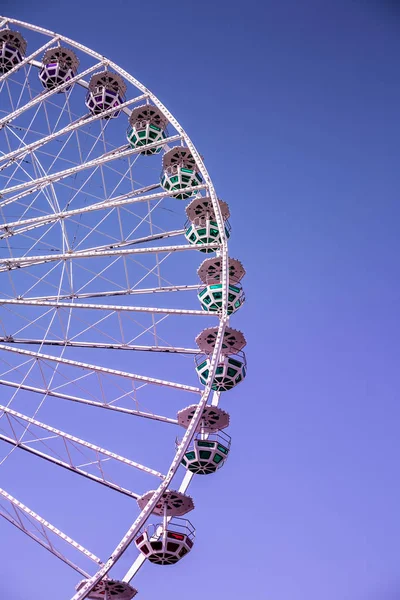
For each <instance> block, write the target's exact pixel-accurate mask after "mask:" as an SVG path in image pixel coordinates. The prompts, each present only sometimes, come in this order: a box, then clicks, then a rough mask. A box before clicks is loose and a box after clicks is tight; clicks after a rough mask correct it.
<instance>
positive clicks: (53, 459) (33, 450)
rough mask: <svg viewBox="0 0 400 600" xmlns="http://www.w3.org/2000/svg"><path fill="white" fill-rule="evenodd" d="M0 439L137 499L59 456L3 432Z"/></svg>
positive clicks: (127, 491)
mask: <svg viewBox="0 0 400 600" xmlns="http://www.w3.org/2000/svg"><path fill="white" fill-rule="evenodd" d="M0 440H2V441H3V442H6V443H7V444H10V445H11V446H14V447H15V448H19V449H20V450H24V451H25V452H29V453H30V454H34V455H35V456H38V457H39V458H43V459H44V460H47V461H48V462H51V463H53V464H55V465H57V466H58V467H62V468H63V469H66V470H67V471H71V472H72V473H76V474H77V475H82V477H86V479H91V480H92V481H95V482H96V483H100V484H101V485H105V486H106V487H108V488H110V489H112V490H115V491H116V492H120V493H121V494H124V495H125V496H130V497H131V498H135V500H137V499H138V498H139V496H140V494H135V492H132V491H130V490H128V489H126V488H123V487H121V486H119V485H117V484H116V483H113V482H112V481H108V480H107V479H103V478H102V477H98V476H97V475H93V474H92V473H89V472H88V471H84V470H83V469H81V468H80V467H74V466H71V465H70V464H69V463H67V462H65V461H63V460H60V459H59V458H56V457H54V456H51V454H46V453H45V452H41V451H40V450H37V449H36V448H32V446H29V445H28V444H25V443H24V442H18V441H17V440H15V439H14V438H10V437H8V436H6V435H4V434H3V433H0Z"/></svg>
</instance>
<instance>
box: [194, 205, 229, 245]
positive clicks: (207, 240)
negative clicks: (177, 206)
mask: <svg viewBox="0 0 400 600" xmlns="http://www.w3.org/2000/svg"><path fill="white" fill-rule="evenodd" d="M218 203H219V206H220V209H221V214H222V219H223V221H224V229H225V236H226V237H227V238H229V236H230V225H229V221H228V218H229V207H228V205H227V203H226V202H224V201H223V200H218ZM186 214H187V217H188V220H187V222H186V224H185V238H186V239H187V240H188V242H189V243H190V244H193V245H199V246H202V245H204V244H220V243H221V233H220V230H219V226H218V223H217V221H216V216H215V211H214V208H213V205H212V202H211V198H209V197H203V196H200V197H197V198H194V200H192V202H191V203H190V204H188V206H187V207H186ZM199 250H200V252H205V253H208V254H209V253H210V252H215V250H216V249H215V248H199Z"/></svg>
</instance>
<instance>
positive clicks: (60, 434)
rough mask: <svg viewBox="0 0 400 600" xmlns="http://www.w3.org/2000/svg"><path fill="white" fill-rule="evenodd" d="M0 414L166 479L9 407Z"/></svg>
mask: <svg viewBox="0 0 400 600" xmlns="http://www.w3.org/2000/svg"><path fill="white" fill-rule="evenodd" d="M0 412H4V413H6V414H7V415H11V416H13V417H15V418H16V419H21V421H25V423H29V424H30V425H35V426H36V427H40V429H44V430H45V431H49V432H50V433H52V434H54V435H56V436H58V437H60V438H62V439H63V440H67V441H68V442H72V443H73V444H78V445H79V446H82V447H84V448H87V449H88V450H92V451H93V452H95V453H96V454H102V455H103V456H106V457H107V458H108V459H113V460H117V461H118V462H122V463H124V464H125V465H128V466H129V467H134V468H135V469H138V470H139V471H144V472H145V473H148V474H149V475H154V476H155V477H159V478H160V479H164V475H163V474H162V473H160V472H159V471H155V470H154V469H151V468H150V467H146V466H145V465H141V464H140V463H138V462H136V461H134V460H131V459H130V458H126V457H125V456H121V455H120V454H117V453H115V452H110V450H107V449H106V448H102V447H101V446H97V445H96V444H92V443H91V442H87V441H86V440H83V439H81V438H78V437H76V436H75V435H71V434H70V433H65V431H61V430H60V429H57V428H56V427H52V426H51V425H46V423H42V422H41V421H38V420H37V419H33V418H32V417H28V416H27V415H24V414H23V413H20V412H17V411H16V410H13V409H12V408H8V407H7V406H3V405H1V404H0ZM15 442H16V444H17V446H18V445H19V441H18V440H15ZM71 466H73V465H72V464H71Z"/></svg>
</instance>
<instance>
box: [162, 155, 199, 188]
mask: <svg viewBox="0 0 400 600" xmlns="http://www.w3.org/2000/svg"><path fill="white" fill-rule="evenodd" d="M202 182H203V179H202V177H201V175H200V173H199V171H198V168H197V165H196V161H195V159H194V157H193V155H192V153H191V152H190V150H189V148H186V147H185V146H175V148H171V150H168V152H166V153H165V154H164V156H163V170H162V172H161V186H162V187H163V188H164V189H165V190H167V192H169V193H170V195H171V196H172V197H173V198H177V199H178V200H186V199H187V198H190V197H191V196H193V194H194V191H193V190H186V188H190V187H197V186H198V185H199V183H202Z"/></svg>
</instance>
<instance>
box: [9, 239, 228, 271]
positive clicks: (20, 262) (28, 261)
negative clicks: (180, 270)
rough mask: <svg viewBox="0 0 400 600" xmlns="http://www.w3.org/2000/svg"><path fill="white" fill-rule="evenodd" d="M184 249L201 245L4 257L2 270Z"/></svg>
mask: <svg viewBox="0 0 400 600" xmlns="http://www.w3.org/2000/svg"><path fill="white" fill-rule="evenodd" d="M201 248H202V249H204V250H206V249H209V250H214V251H215V250H217V249H218V248H219V245H218V244H215V243H214V244H202V245H201ZM184 250H196V251H197V252H198V251H199V247H198V246H195V245H191V244H182V245H179V246H158V247H150V248H129V249H127V250H99V251H96V250H82V251H81V252H79V253H78V252H74V251H72V250H71V251H70V252H64V253H62V254H43V255H38V256H21V257H18V258H3V259H1V260H0V272H3V271H11V270H12V269H20V268H21V267H29V266H32V265H41V264H45V263H49V262H55V261H57V260H70V259H76V258H101V257H104V256H110V257H112V256H129V255H131V254H157V253H162V252H183V251H184Z"/></svg>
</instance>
